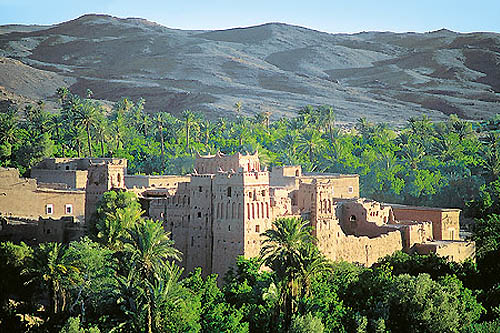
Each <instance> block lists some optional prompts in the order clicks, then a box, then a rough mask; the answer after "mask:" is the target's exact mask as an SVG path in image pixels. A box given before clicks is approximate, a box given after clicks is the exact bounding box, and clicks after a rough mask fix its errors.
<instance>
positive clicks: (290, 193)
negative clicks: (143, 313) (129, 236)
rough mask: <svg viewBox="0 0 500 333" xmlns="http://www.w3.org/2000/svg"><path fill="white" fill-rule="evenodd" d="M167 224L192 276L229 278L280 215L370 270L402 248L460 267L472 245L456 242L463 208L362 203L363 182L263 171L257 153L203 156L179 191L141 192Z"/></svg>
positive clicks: (327, 250)
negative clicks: (303, 224) (304, 224)
mask: <svg viewBox="0 0 500 333" xmlns="http://www.w3.org/2000/svg"><path fill="white" fill-rule="evenodd" d="M141 197H142V201H143V202H145V207H147V210H148V214H149V216H151V217H153V218H155V219H159V220H162V221H163V223H164V226H165V228H166V230H168V231H170V232H171V233H172V239H173V240H174V241H175V243H176V246H177V247H178V248H179V250H181V251H182V252H183V253H184V262H183V264H184V265H185V266H186V268H187V269H188V270H191V269H193V268H195V267H202V268H203V270H204V272H205V273H218V274H224V273H225V272H226V271H227V270H228V268H229V267H230V266H231V265H233V264H234V262H235V259H236V257H237V256H238V255H243V256H247V257H252V256H257V255H258V254H259V252H260V249H261V241H262V233H263V232H264V231H265V230H267V229H269V228H271V227H272V221H273V220H274V219H276V218H280V217H302V218H304V219H307V220H309V221H310V224H311V226H312V228H313V232H314V235H315V236H316V238H317V240H318V244H317V245H318V247H319V249H320V250H321V251H322V252H323V253H324V254H325V255H326V256H327V257H328V258H330V259H332V260H346V261H351V262H359V263H361V264H364V265H370V264H372V263H374V262H375V261H377V260H378V259H379V258H381V257H383V256H386V255H388V254H391V253H393V252H394V251H397V250H405V251H407V252H419V253H438V254H445V255H447V256H450V258H452V259H454V260H457V261H461V260H464V259H465V258H468V257H471V256H473V255H474V244H473V243H471V242H466V241H463V240H460V238H459V236H458V231H459V229H460V227H459V214H460V211H459V210H454V209H439V208H427V207H408V206H403V205H391V204H383V203H378V202H375V201H373V200H369V199H362V198H359V176H358V175H342V174H324V173H303V172H302V170H301V168H300V166H284V167H275V168H273V170H272V171H271V172H269V171H267V170H266V169H261V166H260V163H259V158H258V154H257V153H255V154H253V155H252V154H248V155H242V154H234V155H231V156H226V155H224V154H221V153H217V154H215V155H208V156H198V158H197V159H196V162H195V170H194V172H193V174H192V175H190V177H189V179H186V180H185V181H180V182H179V183H178V184H177V188H172V187H170V188H168V189H159V188H156V189H154V190H152V189H150V190H146V191H144V192H143V193H141Z"/></svg>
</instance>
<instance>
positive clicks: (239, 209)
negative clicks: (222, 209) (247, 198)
mask: <svg viewBox="0 0 500 333" xmlns="http://www.w3.org/2000/svg"><path fill="white" fill-rule="evenodd" d="M238 218H239V219H241V203H238Z"/></svg>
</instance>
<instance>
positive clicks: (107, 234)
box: [96, 206, 144, 250]
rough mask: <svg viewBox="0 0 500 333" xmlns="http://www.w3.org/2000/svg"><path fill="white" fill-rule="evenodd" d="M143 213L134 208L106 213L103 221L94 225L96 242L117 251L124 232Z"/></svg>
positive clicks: (137, 220)
mask: <svg viewBox="0 0 500 333" xmlns="http://www.w3.org/2000/svg"><path fill="white" fill-rule="evenodd" d="M143 213H144V212H143V211H141V210H140V209H137V208H136V207H134V206H127V207H124V208H118V209H116V211H114V212H112V213H107V214H106V218H105V219H99V220H98V221H97V223H96V229H97V240H98V242H99V243H101V244H103V245H105V246H107V247H109V248H110V249H112V250H119V249H120V248H121V247H122V240H123V237H124V236H125V235H126V230H127V229H130V228H132V227H133V226H134V225H135V224H137V223H138V222H139V221H140V219H141V215H142V214H143Z"/></svg>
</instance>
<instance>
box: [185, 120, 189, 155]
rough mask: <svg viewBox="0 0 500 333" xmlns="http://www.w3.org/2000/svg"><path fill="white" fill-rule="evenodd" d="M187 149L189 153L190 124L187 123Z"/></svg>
mask: <svg viewBox="0 0 500 333" xmlns="http://www.w3.org/2000/svg"><path fill="white" fill-rule="evenodd" d="M186 151H187V152H188V153H189V125H188V123H186Z"/></svg>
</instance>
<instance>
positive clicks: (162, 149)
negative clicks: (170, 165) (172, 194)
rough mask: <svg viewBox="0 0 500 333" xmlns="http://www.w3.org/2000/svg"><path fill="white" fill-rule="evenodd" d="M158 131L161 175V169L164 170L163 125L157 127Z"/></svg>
mask: <svg viewBox="0 0 500 333" xmlns="http://www.w3.org/2000/svg"><path fill="white" fill-rule="evenodd" d="M158 130H159V132H160V152H161V174H162V175H163V170H165V155H164V154H165V150H164V149H165V148H164V146H165V142H164V141H163V127H161V126H160V128H159V129H158Z"/></svg>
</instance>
